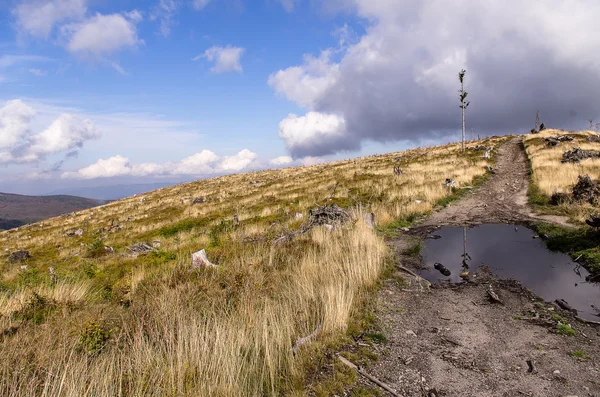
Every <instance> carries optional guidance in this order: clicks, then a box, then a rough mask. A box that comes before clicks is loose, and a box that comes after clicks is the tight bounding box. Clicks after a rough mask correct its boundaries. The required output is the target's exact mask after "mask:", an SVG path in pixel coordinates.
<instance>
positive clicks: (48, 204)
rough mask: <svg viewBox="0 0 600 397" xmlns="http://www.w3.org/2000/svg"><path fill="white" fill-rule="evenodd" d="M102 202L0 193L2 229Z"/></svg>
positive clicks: (0, 225) (0, 227)
mask: <svg viewBox="0 0 600 397" xmlns="http://www.w3.org/2000/svg"><path fill="white" fill-rule="evenodd" d="M99 204H101V201H98V200H92V199H87V198H82V197H75V196H23V195H20V194H8V193H0V229H10V228H13V227H17V226H20V225H23V224H26V223H31V222H37V221H40V220H43V219H48V218H53V217H55V216H58V215H62V214H67V213H70V212H74V211H79V210H82V209H86V208H91V207H96V206H97V205H99Z"/></svg>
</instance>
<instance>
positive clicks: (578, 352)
mask: <svg viewBox="0 0 600 397" xmlns="http://www.w3.org/2000/svg"><path fill="white" fill-rule="evenodd" d="M569 356H571V357H575V358H579V359H581V360H589V359H591V358H592V356H589V355H587V354H585V353H584V352H583V351H581V350H573V351H572V352H569Z"/></svg>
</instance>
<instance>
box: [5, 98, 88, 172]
mask: <svg viewBox="0 0 600 397" xmlns="http://www.w3.org/2000/svg"><path fill="white" fill-rule="evenodd" d="M35 115H36V112H35V110H34V109H33V108H32V107H30V106H28V105H26V104H25V103H24V102H23V101H21V100H19V99H15V100H11V101H8V102H6V103H5V104H4V106H3V107H1V108H0V164H10V163H33V162H36V161H40V160H43V159H45V158H46V157H47V156H49V155H51V154H55V153H62V152H69V153H72V151H73V150H76V149H79V148H81V147H82V146H83V144H84V143H85V142H86V141H88V140H90V139H97V138H99V137H100V133H99V132H98V131H97V130H96V128H95V126H94V124H93V123H92V122H91V121H90V120H87V119H80V118H78V117H76V116H73V115H71V114H67V113H63V114H61V115H60V116H59V117H58V118H57V119H56V120H55V121H54V122H53V123H52V124H50V126H48V127H47V128H46V129H44V130H43V131H41V132H37V133H36V132H33V131H32V130H31V128H30V124H31V121H32V120H33V118H34V117H35ZM67 154H68V153H67Z"/></svg>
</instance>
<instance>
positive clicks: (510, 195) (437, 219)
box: [419, 137, 570, 228]
mask: <svg viewBox="0 0 600 397" xmlns="http://www.w3.org/2000/svg"><path fill="white" fill-rule="evenodd" d="M494 170H495V174H494V175H493V176H492V177H491V178H490V179H489V180H488V181H486V182H485V183H484V184H483V185H482V186H480V187H479V188H478V189H477V190H475V191H473V192H471V193H470V194H467V195H466V196H465V197H463V198H462V199H461V200H459V201H457V202H455V203H453V204H452V205H449V206H448V207H446V208H444V209H443V210H441V211H439V212H434V213H433V214H432V215H431V216H430V217H428V218H427V219H426V220H425V221H424V222H423V223H421V224H420V225H419V227H420V228H427V227H431V226H467V225H478V224H482V223H514V224H525V225H526V224H528V223H530V222H535V221H546V222H552V223H556V224H560V225H563V226H570V225H569V224H568V223H567V218H565V217H561V216H551V215H537V214H535V213H534V212H533V210H532V209H531V208H530V207H529V206H528V205H527V188H528V186H529V164H528V162H527V155H526V154H525V150H524V149H523V143H522V138H519V137H515V138H513V139H511V140H510V141H508V142H507V143H505V144H503V145H502V146H500V148H499V149H498V153H497V154H496V164H495V165H494Z"/></svg>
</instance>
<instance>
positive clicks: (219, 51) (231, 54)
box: [193, 45, 244, 73]
mask: <svg viewBox="0 0 600 397" xmlns="http://www.w3.org/2000/svg"><path fill="white" fill-rule="evenodd" d="M243 53H244V48H241V47H234V46H231V45H228V46H226V47H219V46H214V47H211V48H209V49H207V50H206V51H204V53H203V54H200V55H198V56H196V57H194V59H193V60H194V61H197V60H199V59H202V58H205V59H206V60H207V61H209V62H213V67H212V68H211V69H210V70H211V71H212V72H214V73H225V72H239V73H241V72H242V64H241V63H240V60H241V57H242V54H243Z"/></svg>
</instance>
